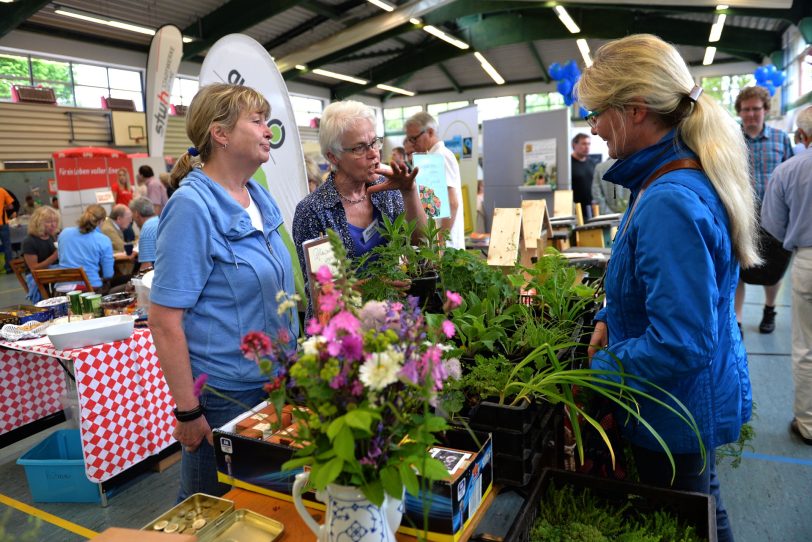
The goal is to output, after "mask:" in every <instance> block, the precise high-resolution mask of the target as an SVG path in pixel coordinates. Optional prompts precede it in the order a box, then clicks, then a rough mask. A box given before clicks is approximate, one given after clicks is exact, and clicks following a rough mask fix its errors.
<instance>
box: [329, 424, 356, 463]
mask: <svg viewBox="0 0 812 542" xmlns="http://www.w3.org/2000/svg"><path fill="white" fill-rule="evenodd" d="M333 449H335V451H336V455H337V456H338V457H340V458H341V459H343V460H344V461H353V460H354V459H355V439H353V438H352V430H351V429H350V428H349V427H347V426H346V425H345V426H344V427H343V428H342V429H341V431H339V433H338V435H336V438H335V440H334V441H333Z"/></svg>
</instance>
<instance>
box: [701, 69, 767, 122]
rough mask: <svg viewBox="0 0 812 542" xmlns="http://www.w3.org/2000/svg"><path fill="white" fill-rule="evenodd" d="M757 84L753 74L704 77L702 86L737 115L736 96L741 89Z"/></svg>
mask: <svg viewBox="0 0 812 542" xmlns="http://www.w3.org/2000/svg"><path fill="white" fill-rule="evenodd" d="M753 84H755V78H754V77H753V75H752V74H742V75H723V76H720V77H703V78H702V88H703V89H704V90H705V92H707V93H708V94H709V95H710V96H712V97H713V98H714V99H715V100H716V101H717V102H719V104H721V105H722V107H724V108H725V109H727V110H728V111H729V112H730V113H731V114H732V115H736V108H735V103H736V96H738V95H739V92H740V91H741V89H743V88H744V87H746V86H749V85H753Z"/></svg>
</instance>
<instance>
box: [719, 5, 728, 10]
mask: <svg viewBox="0 0 812 542" xmlns="http://www.w3.org/2000/svg"><path fill="white" fill-rule="evenodd" d="M727 8H728V5H727V4H719V5H718V6H716V11H724V10H726V9H727Z"/></svg>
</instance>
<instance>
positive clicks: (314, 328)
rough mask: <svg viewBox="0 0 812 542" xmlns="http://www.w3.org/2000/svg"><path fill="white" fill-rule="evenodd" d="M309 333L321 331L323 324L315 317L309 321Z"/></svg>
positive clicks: (316, 333) (307, 330) (307, 329)
mask: <svg viewBox="0 0 812 542" xmlns="http://www.w3.org/2000/svg"><path fill="white" fill-rule="evenodd" d="M305 331H306V332H307V334H308V335H318V334H319V333H321V324H320V323H319V321H318V320H316V319H315V318H311V319H310V321H309V322H307V328H306V329H305Z"/></svg>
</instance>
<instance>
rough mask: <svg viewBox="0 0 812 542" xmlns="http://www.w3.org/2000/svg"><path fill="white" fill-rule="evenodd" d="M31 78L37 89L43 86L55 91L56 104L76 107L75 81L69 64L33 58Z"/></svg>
mask: <svg viewBox="0 0 812 542" xmlns="http://www.w3.org/2000/svg"><path fill="white" fill-rule="evenodd" d="M31 76H32V83H33V85H34V86H35V87H38V86H43V87H51V88H52V89H54V94H56V103H58V104H59V105H74V100H73V80H72V78H71V71H70V63H69V62H58V61H56V60H46V59H44V58H32V59H31Z"/></svg>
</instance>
